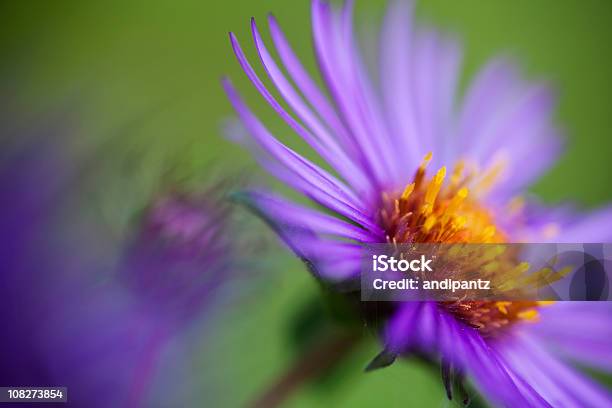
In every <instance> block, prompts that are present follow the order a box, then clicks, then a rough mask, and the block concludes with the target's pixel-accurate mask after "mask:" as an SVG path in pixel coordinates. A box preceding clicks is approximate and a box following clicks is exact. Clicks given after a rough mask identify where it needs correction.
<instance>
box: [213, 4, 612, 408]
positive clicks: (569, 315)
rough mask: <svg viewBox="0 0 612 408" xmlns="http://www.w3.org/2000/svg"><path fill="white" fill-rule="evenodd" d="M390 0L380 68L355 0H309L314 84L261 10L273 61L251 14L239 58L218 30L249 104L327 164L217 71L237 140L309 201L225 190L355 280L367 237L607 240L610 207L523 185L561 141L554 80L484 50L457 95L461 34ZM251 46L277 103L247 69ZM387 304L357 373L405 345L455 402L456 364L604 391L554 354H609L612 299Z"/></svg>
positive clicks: (560, 401) (538, 383) (522, 385)
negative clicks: (364, 37)
mask: <svg viewBox="0 0 612 408" xmlns="http://www.w3.org/2000/svg"><path fill="white" fill-rule="evenodd" d="M391 3H392V4H391V5H390V6H389V8H388V12H387V14H386V16H385V19H384V25H383V27H382V29H381V32H380V42H379V43H380V53H379V55H380V61H379V64H378V65H379V67H378V68H379V69H378V70H377V72H379V73H380V78H379V80H376V79H375V78H373V77H371V76H370V75H369V73H368V71H367V70H366V68H365V62H364V60H363V57H362V50H361V49H360V47H359V45H358V42H357V41H356V35H355V32H354V29H353V22H352V12H353V4H352V2H351V1H347V2H346V4H345V6H344V7H343V8H342V9H340V10H337V9H335V8H334V7H333V6H332V5H330V4H329V3H328V2H326V1H322V0H314V1H313V2H312V9H311V12H312V35H313V42H314V51H315V54H316V58H317V63H318V67H319V74H320V76H321V79H322V83H323V89H321V88H319V86H318V85H317V82H316V81H315V80H314V79H313V77H312V76H311V74H309V73H308V72H307V71H306V70H305V68H304V66H303V65H302V64H301V62H300V61H299V59H298V57H297V56H296V54H295V53H294V52H293V50H292V48H291V46H290V44H289V42H288V41H287V39H286V37H285V35H284V34H283V32H282V30H281V28H280V25H279V23H278V22H277V21H276V19H275V18H274V17H272V16H270V17H269V19H268V25H269V29H270V34H271V39H272V42H273V46H274V49H275V50H274V51H276V54H277V55H278V57H279V58H278V60H275V58H274V57H273V52H272V47H271V45H270V44H265V43H264V40H263V37H262V34H261V26H260V25H258V24H256V22H255V20H252V22H251V28H252V36H253V41H254V44H255V48H256V50H257V57H256V58H253V59H252V60H251V62H249V59H248V58H247V56H246V55H245V53H244V52H243V50H242V48H241V46H240V43H239V42H238V39H237V38H236V36H235V35H233V34H230V42H231V46H232V48H233V50H234V53H235V55H236V58H237V60H238V62H239V64H240V66H241V67H242V68H243V70H244V72H245V73H246V75H247V77H248V79H249V80H250V81H251V82H252V84H253V85H254V86H255V88H256V89H257V91H258V92H259V93H260V94H261V96H262V97H263V101H264V102H265V103H267V104H268V105H270V106H271V107H272V108H273V110H274V111H275V112H276V113H277V115H278V116H279V117H280V118H281V119H282V120H283V121H284V122H285V123H286V124H287V125H288V126H289V127H290V128H291V129H292V131H293V132H294V133H295V136H296V137H298V138H300V139H302V140H303V141H305V142H306V144H307V145H308V146H309V147H310V148H311V149H312V151H313V152H314V153H315V154H316V155H317V156H318V158H319V159H320V161H323V162H325V163H326V165H325V166H320V165H318V164H316V163H315V161H314V160H309V159H307V158H306V157H307V155H303V154H301V153H299V152H297V151H295V150H293V149H291V148H290V147H288V146H287V145H286V144H284V143H282V142H280V141H279V140H278V139H277V138H276V137H275V136H274V135H273V134H272V133H270V131H269V130H268V129H267V128H266V127H265V125H264V124H263V123H262V122H261V121H260V120H259V118H258V117H257V116H256V115H255V114H254V113H253V112H252V111H251V110H250V109H249V107H247V106H246V104H245V103H244V102H243V100H242V99H241V98H240V96H239V94H238V92H237V91H236V89H235V88H234V87H233V85H232V84H231V83H230V82H229V80H227V79H226V80H224V81H223V87H224V89H225V91H226V93H227V95H228V98H229V100H230V102H231V104H232V105H233V107H234V109H235V110H236V112H237V114H238V116H239V119H240V120H241V121H242V123H243V125H244V127H245V128H246V130H247V131H248V132H249V133H250V134H251V136H252V138H253V140H254V141H255V143H252V144H249V143H246V145H247V146H249V147H250V148H251V149H252V150H253V153H254V155H255V156H256V157H257V159H258V160H259V161H260V163H261V164H262V166H263V167H264V168H265V169H266V170H268V171H269V172H271V173H272V174H273V175H275V176H276V177H278V178H279V179H280V180H281V181H282V182H284V183H286V184H287V185H288V186H290V187H292V188H293V189H295V190H296V191H297V192H299V193H300V194H302V195H304V196H305V197H306V198H308V199H310V200H312V202H313V203H315V204H317V205H318V206H317V207H314V206H313V207H309V206H304V205H301V204H297V203H293V202H291V201H290V200H288V199H285V198H282V197H279V196H276V195H273V194H271V193H268V192H264V191H248V192H243V193H241V194H240V195H239V200H240V201H242V202H243V203H245V204H247V205H248V206H249V207H250V208H251V209H253V210H254V212H256V213H257V214H258V215H259V216H261V217H262V218H264V219H265V220H266V221H267V222H268V224H269V225H270V226H271V227H272V228H273V229H274V230H275V231H276V232H277V233H278V235H279V236H280V237H281V238H282V239H283V241H284V242H285V243H286V244H287V245H288V246H289V247H290V248H291V249H292V250H293V251H294V252H295V253H296V254H297V255H298V256H299V257H300V258H302V259H303V260H304V261H305V262H306V263H307V264H308V266H309V267H310V270H311V272H312V273H313V274H314V275H315V276H316V277H317V279H319V280H321V281H322V282H323V283H327V284H330V287H333V288H336V287H338V286H336V285H338V284H343V283H346V284H350V282H352V281H354V280H355V279H356V278H358V276H359V273H360V256H361V253H362V252H361V248H362V247H363V246H364V244H371V243H399V244H401V243H432V242H434V243H437V242H449V243H518V242H536V243H537V242H571V240H574V241H576V240H577V241H580V242H605V241H610V240H612V215H611V214H612V209H603V210H599V211H597V212H596V213H594V214H593V215H584V214H578V213H576V212H574V211H572V210H568V209H567V208H565V207H563V208H557V209H542V208H540V207H539V206H537V205H534V204H531V203H526V202H525V200H523V199H522V198H520V196H521V193H522V192H523V191H524V190H525V188H526V187H527V186H529V184H530V183H532V182H533V181H534V180H536V179H537V178H538V176H540V175H541V174H542V173H543V172H544V171H546V170H547V168H548V167H549V166H551V165H552V164H553V163H554V161H555V160H556V159H557V157H558V155H559V153H560V151H561V147H562V139H561V135H560V131H559V130H558V129H557V127H556V126H555V124H554V123H553V119H552V117H553V112H554V110H555V94H554V92H553V91H552V90H551V89H550V88H549V87H548V86H547V85H546V84H542V83H533V82H530V81H527V80H525V79H524V78H522V76H521V73H520V71H519V69H518V68H517V66H516V64H515V63H513V62H512V61H510V60H508V59H502V58H496V59H494V60H492V61H491V62H489V63H488V64H486V65H485V66H484V67H483V68H482V69H481V70H480V71H479V72H478V73H477V74H476V76H475V78H474V79H473V80H472V81H471V84H470V85H469V86H468V87H467V90H466V92H465V93H463V94H462V95H461V96H460V94H459V93H458V92H457V81H458V78H459V77H460V74H461V56H462V51H461V46H460V43H459V42H458V41H457V39H455V38H454V37H452V36H448V35H446V34H443V33H439V32H437V31H436V30H435V29H433V28H431V27H424V26H422V25H420V24H418V23H415V22H414V21H413V19H412V10H413V7H412V3H411V2H408V1H392V2H391ZM256 60H259V62H260V63H261V65H262V68H263V70H262V71H261V72H265V74H266V75H267V76H268V77H269V80H270V82H269V83H271V84H272V85H273V86H274V87H275V88H276V89H275V91H274V95H279V96H280V98H282V101H281V100H278V99H277V97H276V96H274V95H273V92H272V90H269V89H268V88H267V87H266V85H265V84H264V82H263V81H262V80H261V78H259V76H258V75H257V74H256V72H255V70H254V69H253V66H252V63H253V61H256ZM308 157H310V156H308ZM327 169H329V170H327ZM517 197H519V198H517ZM389 307H390V308H391V312H390V314H389V318H388V319H387V320H386V324H385V327H384V328H383V329H382V333H381V337H382V341H383V343H384V344H383V347H382V349H383V351H382V352H381V353H380V354H379V355H378V356H377V357H375V358H374V359H373V361H372V362H371V363H370V365H369V366H368V368H367V369H368V370H372V369H375V368H382V367H385V366H388V365H390V364H392V363H393V362H394V361H395V360H396V358H398V357H401V356H403V355H407V354H410V353H413V352H419V353H421V354H422V355H427V356H431V357H432V358H433V359H435V360H436V361H440V362H441V367H442V378H443V383H444V385H445V387H446V389H447V395H448V397H449V398H455V397H457V398H459V399H460V400H463V402H464V403H467V402H468V401H469V399H468V398H467V397H466V396H460V394H461V392H459V393H457V392H454V391H453V390H454V389H455V388H454V386H455V385H457V386H458V389H460V390H462V387H461V383H462V382H463V380H464V378H467V379H470V380H471V381H472V382H473V383H474V384H475V385H476V386H477V387H478V389H479V390H480V391H481V392H482V393H483V395H484V396H485V397H486V398H487V399H488V400H490V401H491V402H492V403H495V404H499V405H501V406H532V407H549V406H590V407H603V406H610V405H611V404H612V397H611V396H610V394H609V393H608V392H607V391H605V390H604V389H603V388H602V387H601V386H599V385H598V384H596V383H595V382H593V381H591V380H590V379H589V378H587V377H586V376H585V375H584V374H582V373H581V372H579V371H578V370H576V369H575V368H573V367H572V366H571V365H569V362H568V360H567V359H572V360H573V361H579V362H581V363H583V364H595V365H598V366H599V367H602V366H603V368H607V369H609V368H610V356H611V355H612V349H611V347H610V342H609V338H610V335H611V333H610V331H609V330H608V329H609V328H610V327H612V304H598V305H594V304H586V303H580V302H573V303H571V304H547V302H537V301H512V302H499V301H458V302H453V303H449V302H433V301H428V302H405V303H402V302H396V303H393V304H392V305H391V306H389ZM595 316H596V318H595ZM597 339H600V340H597ZM601 339H606V340H601ZM578 349H579V351H577V350H578ZM602 362H603V363H602ZM455 383H457V384H455Z"/></svg>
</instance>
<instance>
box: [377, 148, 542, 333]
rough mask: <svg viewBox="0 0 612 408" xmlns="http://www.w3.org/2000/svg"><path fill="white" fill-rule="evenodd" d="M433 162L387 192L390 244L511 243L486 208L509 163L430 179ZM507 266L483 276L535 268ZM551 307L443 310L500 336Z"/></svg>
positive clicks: (452, 305)
mask: <svg viewBox="0 0 612 408" xmlns="http://www.w3.org/2000/svg"><path fill="white" fill-rule="evenodd" d="M431 159H432V154H431V153H428V154H427V155H426V156H425V157H424V158H423V161H422V162H421V164H420V165H419V167H418V169H417V170H416V172H415V174H414V176H413V179H412V180H411V182H410V183H408V184H407V185H406V187H405V188H404V189H403V190H402V191H398V192H386V193H385V194H383V196H382V203H381V210H380V211H379V217H378V219H379V223H380V224H381V226H382V227H383V228H384V230H385V231H386V233H387V240H388V242H390V243H394V244H403V243H481V244H485V243H486V244H488V243H491V244H494V243H505V242H507V241H508V237H507V234H506V233H505V232H504V231H503V230H502V229H500V228H498V226H497V225H496V223H495V216H494V214H493V213H492V212H491V211H490V210H488V209H487V208H486V206H484V205H482V204H481V202H482V199H481V198H482V196H483V195H484V194H486V192H487V191H488V190H489V189H491V188H492V187H493V185H494V183H495V181H496V180H497V179H498V177H499V175H500V173H501V172H502V171H503V168H504V163H505V162H504V161H503V160H502V159H500V158H497V159H496V160H494V161H493V165H492V166H490V167H489V168H488V169H486V170H485V171H484V172H482V173H478V170H477V169H476V167H475V166H468V165H467V163H466V162H464V161H460V162H458V163H457V164H456V165H455V166H454V168H453V171H452V172H451V173H450V177H448V178H447V171H446V167H441V168H439V169H438V170H437V172H436V173H435V174H434V175H433V177H431V176H430V177H428V176H427V167H428V165H429V163H430V162H431ZM468 168H469V169H470V170H469V171H468V170H466V169H468ZM522 205H523V203H522V201H521V200H520V199H516V200H514V201H513V202H511V203H510V204H509V207H510V208H512V209H513V210H514V211H516V212H519V211H520V210H521V207H522ZM503 266H504V267H502V266H499V265H496V264H492V263H490V264H488V266H487V268H488V269H487V270H484V269H483V273H489V274H495V273H508V274H521V273H524V272H525V270H526V268H527V269H528V268H529V265H526V264H524V263H519V264H514V265H512V266H511V267H509V266H508V265H503ZM546 304H547V303H545V302H535V301H488V300H487V301H456V302H439V305H440V307H442V308H444V309H446V310H447V311H448V312H450V313H451V314H453V315H454V316H455V318H457V319H458V320H460V321H462V322H464V323H465V324H467V325H469V326H471V327H474V328H476V329H478V330H479V331H480V332H481V333H482V334H483V335H485V336H489V335H497V334H499V333H500V332H502V331H503V330H502V329H503V328H505V327H508V326H510V325H511V324H513V323H516V322H526V323H530V322H537V321H538V316H539V313H538V308H539V307H541V306H545V305H546Z"/></svg>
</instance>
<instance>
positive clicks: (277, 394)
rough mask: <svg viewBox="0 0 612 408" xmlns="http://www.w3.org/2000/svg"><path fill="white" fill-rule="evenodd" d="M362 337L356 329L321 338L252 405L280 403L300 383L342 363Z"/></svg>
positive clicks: (269, 406)
mask: <svg viewBox="0 0 612 408" xmlns="http://www.w3.org/2000/svg"><path fill="white" fill-rule="evenodd" d="M359 338H360V336H358V335H356V334H355V333H341V334H338V335H335V336H333V337H331V338H327V339H326V340H324V341H319V342H318V343H316V344H315V345H314V346H313V347H311V348H310V350H308V351H307V352H306V353H305V354H303V355H302V356H301V357H300V358H299V359H298V360H297V361H295V363H294V364H293V365H292V366H291V367H290V368H289V369H288V370H287V371H286V372H285V373H284V374H283V375H282V376H281V377H280V378H279V379H278V380H277V381H276V382H274V383H272V385H271V386H270V387H269V388H267V389H266V390H265V391H264V392H263V393H262V394H261V395H260V396H259V397H258V398H257V399H255V400H254V401H253V402H252V403H251V404H250V405H249V407H251V408H264V407H265V408H271V407H277V406H279V405H280V404H282V403H283V402H284V401H286V400H287V398H289V397H290V396H291V394H293V393H294V392H295V391H297V390H298V389H299V388H300V386H302V385H303V384H305V383H306V382H308V381H310V380H313V379H316V378H318V377H320V376H321V375H323V374H324V373H325V372H327V371H328V370H330V369H331V368H333V367H334V366H335V365H336V364H337V363H339V362H340V361H341V360H342V359H343V358H344V357H346V356H347V355H348V354H349V352H350V351H351V350H352V349H353V348H354V346H355V345H356V344H357V340H358V339H359Z"/></svg>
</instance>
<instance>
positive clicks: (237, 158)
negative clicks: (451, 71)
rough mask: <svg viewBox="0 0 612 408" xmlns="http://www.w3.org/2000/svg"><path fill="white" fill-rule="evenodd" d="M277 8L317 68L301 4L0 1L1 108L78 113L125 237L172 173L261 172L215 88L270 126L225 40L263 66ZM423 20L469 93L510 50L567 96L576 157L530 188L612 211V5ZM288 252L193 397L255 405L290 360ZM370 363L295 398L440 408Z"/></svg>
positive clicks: (427, 380)
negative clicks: (266, 30) (459, 43)
mask: <svg viewBox="0 0 612 408" xmlns="http://www.w3.org/2000/svg"><path fill="white" fill-rule="evenodd" d="M383 5H384V1H381V0H376V1H366V0H363V1H358V7H357V15H358V20H359V21H368V20H369V21H374V20H376V19H379V18H380V17H381V15H382V10H383ZM269 11H273V12H274V13H275V15H276V16H277V17H278V19H279V21H280V22H281V25H282V27H283V28H284V29H285V31H286V33H287V35H288V37H289V38H290V40H292V43H293V45H294V47H295V48H296V51H297V52H298V54H299V55H301V56H302V57H303V60H304V61H305V63H306V66H307V67H309V68H311V69H312V68H314V66H315V64H314V60H313V54H312V51H311V50H310V27H309V4H308V1H306V0H303V1H286V0H284V1H282V0H269V1H252V0H251V1H249V0H241V1H233V0H225V1H214V2H213V1H186V0H185V1H151V0H149V1H131V0H130V1H128V0H123V1H118V0H107V1H87V2H84V1H46V2H2V3H1V4H0V32H1V35H0V58H1V63H0V84H2V88H3V93H4V95H3V99H2V101H3V103H7V104H9V106H11V108H14V109H16V110H17V111H22V112H34V113H35V114H36V115H41V116H43V115H44V114H45V113H47V112H53V111H58V112H70V113H73V112H78V118H77V119H76V122H77V123H78V129H79V131H78V135H79V140H77V141H76V142H77V144H78V143H80V142H84V144H86V143H85V142H93V143H94V144H102V145H104V146H105V150H107V151H108V152H109V153H107V156H105V157H108V160H107V161H105V162H104V163H102V165H101V167H102V168H101V169H100V171H99V173H100V174H99V177H98V179H97V180H96V182H95V183H93V184H92V185H91V186H90V187H89V188H88V191H89V193H88V195H87V196H85V197H83V202H84V204H83V211H92V212H95V213H98V214H100V216H101V217H102V218H103V219H104V220H105V222H107V223H108V225H109V226H110V227H111V228H112V229H113V230H115V231H116V232H117V233H118V234H121V232H122V231H123V230H124V229H125V228H126V227H127V226H129V223H130V218H131V217H132V216H133V214H134V212H136V211H137V210H138V209H139V208H140V207H141V206H142V204H143V202H145V201H146V199H147V197H148V196H149V194H150V192H151V191H153V190H154V189H155V188H156V186H157V185H158V184H159V182H160V179H163V178H165V177H167V174H166V172H167V168H172V169H173V174H174V176H173V177H178V178H181V179H188V180H190V181H191V182H193V183H194V185H197V183H198V182H199V181H200V180H206V179H207V178H210V177H211V174H214V175H218V174H220V173H223V172H228V171H235V170H245V169H246V170H247V171H250V170H251V169H253V168H254V166H253V164H252V161H251V159H250V158H249V156H248V155H247V154H246V153H245V152H244V151H243V150H242V149H241V148H239V147H237V146H235V145H232V144H230V143H228V142H226V141H224V140H222V138H221V135H220V133H221V124H222V121H223V119H225V118H228V117H231V115H232V112H231V109H230V106H229V104H228V103H227V102H226V99H225V96H224V94H223V92H222V90H221V87H220V85H219V79H220V77H221V76H222V75H225V74H228V75H229V76H231V78H232V79H233V80H234V82H235V83H237V84H238V86H239V89H241V90H242V91H243V92H244V93H245V94H246V95H247V97H248V100H249V102H250V103H251V105H252V106H257V109H256V111H258V112H259V113H261V115H262V116H263V117H264V118H265V119H272V117H273V115H272V113H271V112H270V110H269V109H267V108H264V106H263V102H262V100H261V99H260V98H258V97H257V95H256V94H255V92H254V91H253V90H252V87H251V86H250V84H248V83H247V81H246V79H245V77H244V74H243V73H242V72H241V71H240V69H239V67H238V64H237V63H236V62H235V59H234V57H233V54H232V52H231V48H230V46H229V41H228V38H227V32H228V31H230V30H231V31H234V32H235V33H236V34H237V35H238V37H239V38H240V39H241V41H242V44H243V46H245V48H246V50H247V52H248V53H249V55H250V56H252V57H253V58H255V55H254V53H253V46H252V42H251V41H250V39H249V32H250V26H249V18H250V17H251V16H255V17H256V18H258V19H259V21H260V25H264V21H265V20H264V19H265V16H266V13H267V12H269ZM418 15H419V18H421V19H423V20H425V21H430V22H433V23H435V24H436V25H439V26H441V27H444V28H445V29H447V30H449V31H451V32H455V33H457V34H458V35H459V36H460V37H461V38H462V39H463V40H464V44H465V64H464V65H465V78H464V82H465V80H467V79H469V77H470V76H471V75H473V74H474V72H475V70H476V69H477V67H478V66H480V65H482V63H483V62H484V61H485V60H486V59H487V58H489V57H491V56H492V55H494V54H496V53H498V52H510V53H511V54H514V55H515V56H516V57H518V59H519V60H520V61H522V62H523V64H524V67H525V69H526V72H527V73H528V74H529V75H530V76H533V77H536V78H544V79H549V80H552V81H553V82H554V83H556V85H557V86H558V89H559V96H560V105H559V109H558V122H559V124H560V125H561V126H562V128H563V129H565V132H566V134H567V139H568V149H567V153H566V154H565V156H564V157H563V158H562V159H561V161H559V163H558V164H557V165H556V167H555V168H554V169H552V171H551V172H550V173H549V174H548V175H547V176H546V177H544V178H543V179H542V180H541V181H540V182H539V183H538V184H537V185H536V186H534V188H533V191H534V192H535V193H537V194H539V195H540V196H541V197H543V198H544V199H545V200H547V201H549V202H557V201H560V200H565V199H570V200H573V201H576V202H578V203H580V204H582V205H585V206H595V205H600V204H603V203H605V202H607V201H612V188H610V173H611V172H610V169H611V166H610V155H611V153H612V137H611V135H610V129H612V92H610V90H611V89H612V75H611V74H612V53H610V48H609V47H610V40H611V39H612V24H611V23H612V2H608V1H605V0H588V1H587V0H572V1H570V0H567V1H560V0H539V1H529V0H520V1H504V0H495V1H493V0H489V1H481V0H463V1H448V0H435V1H426V2H425V1H423V2H420V3H419V5H418ZM260 72H261V71H260ZM257 104H258V105H257ZM68 116H72V115H68ZM28 117H31V116H28ZM72 119H74V117H73V118H72ZM273 129H278V130H279V131H281V129H282V131H284V132H285V133H287V132H286V130H285V129H284V128H282V127H280V126H278V127H273ZM255 228H256V230H255V231H251V232H250V233H254V234H261V235H266V236H268V237H269V236H270V234H269V233H268V232H267V230H266V229H265V227H264V226H263V224H255ZM279 253H280V254H282V255H276V258H275V259H274V261H273V262H272V263H270V264H269V265H274V269H277V270H278V271H277V273H275V274H274V280H273V284H272V285H271V286H270V287H269V288H267V289H264V290H262V291H263V295H258V296H257V299H256V301H251V302H250V303H249V306H248V308H244V309H242V308H240V307H238V308H236V309H232V310H231V311H230V312H229V313H230V315H229V316H224V318H223V319H220V321H218V322H217V324H216V325H215V326H214V329H211V330H212V331H213V333H208V334H207V336H205V337H204V338H205V341H204V340H203V341H202V344H200V345H199V347H198V349H199V350H201V352H198V353H195V354H194V356H193V361H192V362H191V370H193V378H194V386H193V387H189V389H188V390H186V391H185V392H186V393H188V394H189V397H188V398H187V399H192V398H193V400H194V401H205V400H209V399H210V398H211V397H212V395H213V394H214V398H215V400H216V401H218V402H220V403H221V402H223V403H225V404H227V405H230V406H233V405H237V404H241V403H244V402H245V401H247V400H249V398H251V397H252V396H253V395H255V394H257V393H258V391H260V390H261V389H262V388H263V387H264V386H265V385H266V384H268V383H269V382H270V381H272V380H273V378H274V376H275V375H276V374H278V373H280V372H281V371H283V370H284V368H285V367H286V366H287V365H288V364H289V362H290V361H291V358H292V348H291V346H290V344H289V342H288V340H287V329H288V327H289V325H290V319H292V317H293V316H294V313H295V310H296V309H297V308H299V307H300V305H301V304H302V303H303V302H306V301H307V300H308V299H309V298H311V297H312V296H313V294H316V291H317V288H316V286H315V284H314V282H313V281H312V280H311V279H310V278H309V277H308V275H307V273H306V272H305V270H304V268H303V266H302V265H301V264H300V263H299V262H298V261H296V260H295V259H293V258H292V257H291V255H290V254H288V253H286V252H279ZM375 352H376V346H375V342H374V341H372V342H371V344H368V345H365V346H363V348H362V349H360V350H359V351H358V353H357V354H356V355H355V356H354V358H353V359H352V360H351V361H350V362H347V366H346V367H345V368H344V369H342V377H343V380H342V381H341V382H340V381H338V382H337V384H336V385H335V386H333V387H320V386H319V387H314V386H313V387H307V388H305V389H304V390H303V391H302V392H300V393H299V394H298V395H296V397H295V398H293V399H292V400H291V403H292V404H294V405H295V406H308V405H310V404H313V403H324V404H326V405H331V404H334V406H371V404H374V403H375V402H376V401H380V400H381V398H382V399H384V401H385V402H386V403H387V404H389V405H392V406H400V405H401V406H410V402H412V403H414V404H415V406H440V405H444V396H443V392H442V387H441V385H440V381H439V380H438V378H437V377H436V376H435V375H432V373H431V372H430V371H429V370H428V369H426V368H424V367H423V366H421V365H419V364H417V363H413V364H397V365H395V366H393V367H391V368H389V369H386V370H382V371H380V372H375V373H372V374H368V375H364V374H362V372H361V368H362V366H363V364H364V363H365V362H367V361H368V359H369V358H370V357H371V356H372V355H374V353H375Z"/></svg>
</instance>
